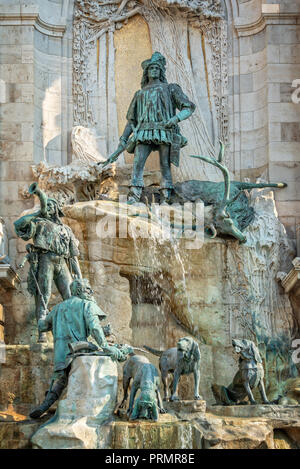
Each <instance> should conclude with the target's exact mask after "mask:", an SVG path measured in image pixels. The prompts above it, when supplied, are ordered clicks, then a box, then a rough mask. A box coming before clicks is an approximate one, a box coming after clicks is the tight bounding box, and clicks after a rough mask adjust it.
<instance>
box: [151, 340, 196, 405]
mask: <svg viewBox="0 0 300 469" xmlns="http://www.w3.org/2000/svg"><path fill="white" fill-rule="evenodd" d="M144 348H145V349H147V350H149V352H151V353H153V354H154V355H156V356H158V357H160V360H159V369H160V372H161V379H162V382H163V385H164V400H167V399H168V393H169V383H168V379H169V373H173V383H172V386H171V387H172V394H171V397H170V400H171V401H176V400H179V397H178V395H177V388H178V383H179V380H180V377H181V376H182V375H187V374H190V373H193V375H194V398H195V399H197V400H198V399H201V396H200V394H199V383H200V360H201V354H200V349H199V345H198V344H197V342H196V341H195V340H193V339H192V338H191V337H183V338H181V339H179V341H178V342H177V347H172V348H170V349H168V350H165V351H161V350H155V349H153V348H151V347H148V346H146V345H144Z"/></svg>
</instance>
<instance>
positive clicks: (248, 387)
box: [212, 339, 270, 405]
mask: <svg viewBox="0 0 300 469" xmlns="http://www.w3.org/2000/svg"><path fill="white" fill-rule="evenodd" d="M232 346H233V347H234V350H235V352H236V353H237V354H239V371H238V372H237V373H236V375H235V377H234V378H233V382H232V383H231V384H230V386H228V388H226V387H225V386H218V385H216V384H213V385H212V391H213V393H214V396H215V399H216V402H217V404H223V405H234V404H238V403H240V402H241V401H243V400H244V399H245V398H246V397H247V396H248V398H249V401H250V403H251V404H252V405H254V404H256V401H255V399H254V396H253V393H252V390H253V389H255V388H257V387H258V389H259V391H260V394H261V397H262V400H263V402H264V404H270V402H269V401H268V398H267V396H266V391H265V386H264V369H263V365H262V359H261V356H260V354H259V351H258V348H257V347H256V345H255V344H254V342H252V341H251V340H245V339H233V340H232Z"/></svg>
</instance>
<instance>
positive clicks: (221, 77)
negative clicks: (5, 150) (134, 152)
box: [73, 0, 228, 180]
mask: <svg viewBox="0 0 300 469" xmlns="http://www.w3.org/2000/svg"><path fill="white" fill-rule="evenodd" d="M136 14H141V15H142V16H143V17H144V18H145V20H146V21H147V23H148V25H149V30H150V37H151V42H152V49H153V50H159V51H160V52H161V53H163V54H164V55H165V56H166V58H167V62H168V67H169V65H170V67H169V69H170V70H169V74H168V80H169V81H170V82H173V81H174V82H178V83H179V85H181V86H184V90H185V91H186V92H187V94H188V95H189V96H190V97H191V100H192V101H193V102H195V103H196V105H197V110H196V112H195V116H194V117H193V124H192V125H191V126H190V129H187V125H185V124H183V125H182V129H183V131H184V132H185V133H187V138H188V140H189V142H190V145H189V149H188V150H186V151H196V149H197V152H198V153H199V152H201V153H202V154H207V155H209V156H212V155H213V154H214V152H215V145H216V144H218V139H222V141H224V142H226V141H227V134H228V117H227V97H226V96H227V75H228V72H227V24H226V22H225V21H223V20H222V19H221V18H222V7H221V0H218V1H216V2H213V1H212V0H209V1H204V0H192V1H188V0H122V1H121V0H110V1H103V2H98V1H96V0H89V1H88V0H77V1H76V2H75V7H74V40H73V44H74V45H73V49H74V51H73V55H74V65H73V95H74V124H75V125H82V126H86V127H93V126H96V125H97V121H98V126H100V125H101V126H103V129H105V132H106V135H105V136H106V138H107V151H108V153H111V152H112V151H114V150H115V147H116V146H117V145H115V143H117V141H118V126H117V112H116V102H115V82H114V80H115V77H114V46H113V34H114V31H115V30H116V29H120V28H121V27H122V26H123V25H124V24H126V22H127V21H128V19H129V18H130V17H133V16H134V15H136ZM196 30H198V33H197V32H195V31H196ZM191 36H193V37H194V39H193V40H194V45H195V46H196V47H195V50H194V54H193V53H192V56H191V57H189V56H188V51H187V47H186V44H187V43H189V42H190V39H191ZM166 37H167V38H168V40H167V41H166V40H165V38H166ZM183 42H184V46H183V45H182V43H183ZM98 48H99V50H100V52H99V50H98V53H97V49H98ZM192 52H193V51H192ZM97 54H98V59H97ZM99 54H100V56H99ZM207 56H209V61H208V62H206V61H207ZM97 60H98V63H97ZM193 61H196V62H197V64H196V65H197V67H193V63H192V62H193ZM99 63H101V64H102V68H101V75H104V76H99V73H100V67H99ZM194 65H195V64H194ZM103 67H104V68H103ZM105 68H106V70H105ZM195 68H197V69H198V70H201V73H202V74H203V80H202V77H199V76H197V77H196V76H194V69H195ZM97 73H98V77H99V78H98V79H99V82H98V84H97V86H96V81H97ZM107 77H109V79H108V78H107ZM199 83H201V84H200V85H199ZM199 88H201V89H199ZM199 93H200V94H199ZM100 101H101V106H100V104H99V103H100ZM101 134H102V131H101ZM119 161H122V160H119ZM225 161H226V157H225ZM123 162H124V160H123ZM194 165H195V167H194ZM175 173H176V177H177V179H178V180H186V179H187V178H191V177H192V176H193V177H194V176H195V173H199V176H206V178H209V179H211V178H213V179H215V180H218V179H219V174H218V173H217V171H215V170H214V169H212V168H210V169H208V168H205V167H204V165H203V164H202V163H201V162H197V163H191V161H189V162H186V161H185V159H184V158H183V159H182V162H181V165H180V168H179V169H178V170H176V172H175Z"/></svg>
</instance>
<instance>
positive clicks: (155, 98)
mask: <svg viewBox="0 0 300 469" xmlns="http://www.w3.org/2000/svg"><path fill="white" fill-rule="evenodd" d="M142 68H143V78H142V82H141V89H140V90H139V91H137V92H136V93H135V95H134V97H133V100H132V102H131V104H130V106H129V109H128V112H127V124H126V127H125V129H124V132H123V134H122V136H121V138H120V144H119V147H118V149H117V151H116V152H115V153H114V154H113V155H111V157H110V158H109V159H108V160H107V161H106V162H105V163H104V165H106V164H108V163H112V162H113V161H116V159H117V158H118V156H119V155H120V154H121V153H122V152H123V151H124V150H125V149H126V150H127V151H128V152H129V153H134V161H133V173H132V179H131V192H130V196H129V199H128V202H129V203H132V202H135V201H139V200H140V198H141V195H142V189H143V187H144V182H143V172H144V166H145V163H146V160H147V158H148V156H149V155H150V153H151V152H152V151H155V150H157V151H158V152H159V157H160V167H161V173H162V184H161V188H162V191H163V195H164V197H165V198H166V199H167V200H168V199H169V198H170V195H171V191H172V189H173V181H172V174H171V163H172V164H174V165H175V166H179V156H180V148H181V147H183V146H185V145H186V144H187V139H186V138H185V137H184V136H183V135H181V133H180V129H179V126H178V123H179V122H180V121H182V120H184V119H187V118H189V117H190V116H191V115H192V113H193V112H194V110H195V105H194V104H193V103H192V102H191V101H190V100H189V99H188V97H187V96H186V95H185V94H184V93H183V91H182V89H181V88H180V86H179V85H177V84H175V83H170V84H169V83H167V80H166V77H165V72H166V59H165V58H164V57H163V56H162V55H161V54H160V53H159V52H155V53H154V54H153V55H152V57H151V59H148V60H145V61H144V62H142ZM176 109H178V110H179V111H180V112H179V113H178V114H176Z"/></svg>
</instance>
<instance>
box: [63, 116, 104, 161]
mask: <svg viewBox="0 0 300 469" xmlns="http://www.w3.org/2000/svg"><path fill="white" fill-rule="evenodd" d="M71 144H72V150H73V155H72V156H73V157H72V160H79V161H82V162H85V163H87V162H89V161H94V162H99V161H105V157H104V156H103V154H104V151H106V150H105V148H104V146H106V142H105V137H103V136H101V135H98V133H97V130H96V129H95V128H88V127H82V126H81V125H77V126H76V127H73V129H72V133H71Z"/></svg>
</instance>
